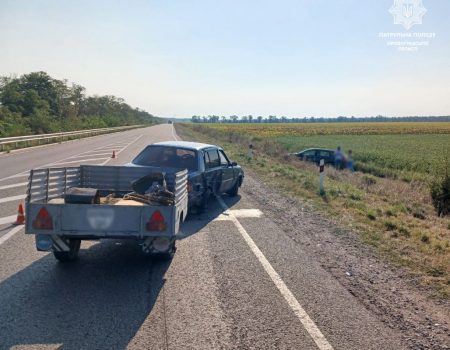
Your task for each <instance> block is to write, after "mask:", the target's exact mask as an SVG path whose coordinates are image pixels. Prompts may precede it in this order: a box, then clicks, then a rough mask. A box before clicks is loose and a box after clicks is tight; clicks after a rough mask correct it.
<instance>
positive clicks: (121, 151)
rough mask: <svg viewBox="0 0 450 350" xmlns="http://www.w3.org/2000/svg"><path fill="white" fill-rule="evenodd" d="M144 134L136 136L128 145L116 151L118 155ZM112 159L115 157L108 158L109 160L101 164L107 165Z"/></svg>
mask: <svg viewBox="0 0 450 350" xmlns="http://www.w3.org/2000/svg"><path fill="white" fill-rule="evenodd" d="M142 136H144V135H143V134H142V135H139V136H138V137H137V138H135V139H134V140H133V141H131V142H130V143H129V144H128V145H126V146H125V147H124V148H122V149H121V150H120V151H118V152H117V153H116V155H119V154H120V153H122V152H123V151H124V150H126V149H127V147H128V146H130V145H132V144H133V143H135V142H136V141H137V140H139V139H140V138H141V137H142ZM111 159H113V158H108V159H107V160H105V161H104V162H103V163H101V164H100V165H105V164H106V163H108V162H109V161H110V160H111Z"/></svg>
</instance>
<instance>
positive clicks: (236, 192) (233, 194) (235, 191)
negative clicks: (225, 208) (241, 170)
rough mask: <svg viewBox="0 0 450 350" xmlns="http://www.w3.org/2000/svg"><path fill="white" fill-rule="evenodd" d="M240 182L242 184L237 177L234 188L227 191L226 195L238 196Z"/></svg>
mask: <svg viewBox="0 0 450 350" xmlns="http://www.w3.org/2000/svg"><path fill="white" fill-rule="evenodd" d="M241 182H242V178H241V177H239V178H238V179H237V180H236V183H235V184H234V186H233V187H232V188H231V190H229V191H228V192H227V194H228V195H229V196H230V197H236V196H237V195H238V192H239V186H240V184H241Z"/></svg>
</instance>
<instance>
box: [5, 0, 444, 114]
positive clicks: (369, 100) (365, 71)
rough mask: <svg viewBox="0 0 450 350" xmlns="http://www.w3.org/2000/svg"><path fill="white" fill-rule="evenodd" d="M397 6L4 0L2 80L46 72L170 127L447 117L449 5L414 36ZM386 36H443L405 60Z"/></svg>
mask: <svg viewBox="0 0 450 350" xmlns="http://www.w3.org/2000/svg"><path fill="white" fill-rule="evenodd" d="M393 3H394V0H383V1H379V2H376V3H374V2H371V1H363V2H361V1H356V0H349V1H347V2H346V3H345V4H342V3H334V2H333V3H329V2H325V1H324V0H320V1H314V2H312V1H307V0H303V1H293V0H292V1H283V2H281V3H277V4H274V3H271V2H269V1H263V2H260V1H249V2H246V3H245V4H242V3H238V2H227V3H219V4H217V3H211V2H208V1H206V0H203V1H188V2H186V1H183V2H181V1H174V2H171V3H163V2H158V1H150V2H145V3H144V2H140V1H134V2H132V3H127V2H122V1H119V2H114V3H109V2H107V1H99V2H95V3H91V2H88V1H86V0H83V1H80V2H77V3H71V2H68V1H62V2H56V1H50V0H46V1H42V2H39V3H30V2H26V1H24V0H21V1H6V0H0V6H1V8H2V11H1V12H0V30H1V31H2V33H5V34H6V35H3V36H1V37H0V47H2V48H3V50H2V51H3V55H1V56H0V75H1V76H9V75H13V74H17V75H22V74H26V73H30V72H32V71H45V72H47V73H48V74H49V75H51V76H52V77H54V78H56V79H61V80H62V79H67V80H68V81H70V82H73V83H76V84H79V85H82V86H84V87H85V88H86V92H87V94H89V95H94V94H96V95H114V96H117V97H121V98H123V99H124V100H125V101H126V102H127V103H128V104H130V105H131V106H133V107H137V108H140V109H143V110H146V111H147V112H149V113H151V114H154V115H156V116H160V117H164V118H190V117H191V116H193V115H200V116H202V115H219V116H222V115H226V116H230V115H239V116H243V115H250V114H251V115H253V116H258V115H262V116H269V115H277V116H279V117H281V116H286V117H288V118H303V117H304V116H307V117H311V116H313V117H315V118H320V117H324V118H332V117H334V118H337V117H339V116H347V117H351V116H355V117H356V116H357V117H370V116H377V115H382V116H388V117H407V116H448V115H450V101H449V100H448V98H447V91H449V90H450V60H449V58H450V46H449V45H448V42H450V24H449V23H448V21H447V16H446V14H448V13H449V10H450V3H448V2H443V1H438V0H423V6H424V7H425V8H426V10H427V12H426V13H425V14H424V15H423V18H422V23H421V24H416V25H414V26H413V27H412V28H410V29H406V27H404V26H402V25H400V24H394V17H393V15H392V14H391V13H390V12H389V10H390V9H391V7H392V6H393ZM383 33H384V34H387V33H391V34H402V35H416V37H415V39H414V40H417V41H418V40H422V39H421V38H420V35H423V34H430V35H431V34H434V36H430V37H429V38H426V41H427V42H428V45H423V46H420V47H418V49H417V51H411V52H405V51H400V50H398V49H396V48H395V47H392V46H389V45H388V42H390V41H389V39H386V38H385V37H382V35H381V34H383ZM414 33H417V34H414ZM391 40H394V39H391ZM398 40H402V39H398V38H396V39H395V41H398Z"/></svg>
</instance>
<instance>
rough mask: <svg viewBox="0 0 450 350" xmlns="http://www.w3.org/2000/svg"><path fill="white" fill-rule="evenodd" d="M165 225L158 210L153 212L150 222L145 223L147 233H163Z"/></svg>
mask: <svg viewBox="0 0 450 350" xmlns="http://www.w3.org/2000/svg"><path fill="white" fill-rule="evenodd" d="M166 229H167V224H166V221H165V219H164V216H163V215H162V214H161V212H160V211H159V210H156V211H154V212H153V214H152V216H151V217H150V220H149V221H148V222H147V231H165V230H166Z"/></svg>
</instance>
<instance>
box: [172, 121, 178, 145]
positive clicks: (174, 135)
mask: <svg viewBox="0 0 450 350" xmlns="http://www.w3.org/2000/svg"><path fill="white" fill-rule="evenodd" d="M172 136H173V138H174V139H175V141H178V135H177V134H176V133H175V126H173V123H172Z"/></svg>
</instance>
